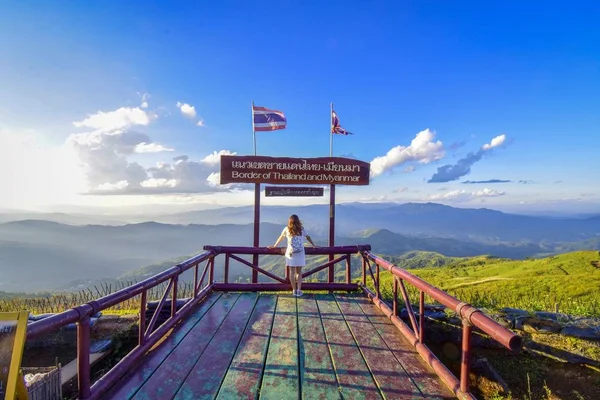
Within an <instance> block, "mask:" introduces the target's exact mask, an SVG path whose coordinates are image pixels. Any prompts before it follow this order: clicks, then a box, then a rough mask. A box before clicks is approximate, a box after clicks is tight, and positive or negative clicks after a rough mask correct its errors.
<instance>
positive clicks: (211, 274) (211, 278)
mask: <svg viewBox="0 0 600 400" xmlns="http://www.w3.org/2000/svg"><path fill="white" fill-rule="evenodd" d="M253 271H254V270H253ZM252 279H254V273H252ZM214 282H215V258H214V257H213V258H211V259H210V266H209V267H208V284H209V285H212V284H213V283H214ZM253 282H254V281H253Z"/></svg>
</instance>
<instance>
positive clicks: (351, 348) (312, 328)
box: [105, 292, 455, 400]
mask: <svg viewBox="0 0 600 400" xmlns="http://www.w3.org/2000/svg"><path fill="white" fill-rule="evenodd" d="M105 398H107V399H119V400H121V399H132V398H133V399H215V398H218V399H300V398H302V399H336V398H337V399H341V398H344V399H381V398H386V399H413V398H455V397H454V396H453V395H452V393H451V392H450V391H449V390H448V389H447V388H446V387H445V386H444V384H443V383H442V382H441V381H440V380H439V378H438V377H437V376H436V375H435V374H434V373H433V372H432V371H431V370H430V369H429V367H427V365H426V364H425V363H424V362H423V361H422V360H421V358H420V356H419V355H418V354H417V352H416V351H415V350H414V349H413V348H412V347H411V346H410V345H409V344H408V343H407V342H406V341H405V339H404V338H403V337H402V336H401V334H400V333H399V332H398V331H397V329H396V328H395V327H394V326H393V325H392V324H391V322H390V321H389V320H388V319H387V318H386V317H385V316H384V315H383V314H381V313H380V312H379V311H378V309H377V308H375V306H373V305H372V304H371V303H370V302H369V301H368V300H367V299H366V298H365V297H363V296H362V295H310V294H307V293H306V292H305V295H304V296H303V297H300V298H295V297H293V296H291V295H274V294H257V293H242V294H240V293H222V294H221V293H212V294H210V295H209V296H208V298H207V299H205V301H203V302H202V303H201V304H200V305H199V306H198V308H197V309H196V310H194V312H193V313H192V315H191V316H189V317H188V318H186V319H185V320H184V321H183V322H182V323H181V324H180V325H179V326H178V327H177V328H176V329H175V330H174V331H173V332H172V334H171V335H169V336H168V337H167V338H166V339H165V340H163V342H162V343H161V344H160V345H158V346H156V347H155V348H154V349H153V350H151V351H150V352H149V353H148V354H147V355H146V356H145V358H144V359H143V360H142V362H141V363H140V365H138V367H137V368H136V369H135V370H132V371H131V372H130V373H128V375H126V376H125V377H124V378H123V379H122V380H121V381H120V382H119V383H118V384H117V385H115V389H114V390H113V392H111V393H110V394H109V395H107V396H105Z"/></svg>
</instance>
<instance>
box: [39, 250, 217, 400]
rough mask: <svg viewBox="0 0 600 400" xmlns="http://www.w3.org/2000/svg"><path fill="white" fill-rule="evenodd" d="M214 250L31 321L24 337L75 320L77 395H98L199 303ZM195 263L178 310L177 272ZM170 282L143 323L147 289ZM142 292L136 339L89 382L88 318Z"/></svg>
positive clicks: (82, 397)
mask: <svg viewBox="0 0 600 400" xmlns="http://www.w3.org/2000/svg"><path fill="white" fill-rule="evenodd" d="M216 254H217V253H216V252H215V251H213V250H208V251H205V252H203V253H201V254H198V255H197V256H194V257H192V258H190V259H188V260H186V261H184V262H182V263H179V264H177V265H175V266H173V267H171V268H169V269H167V270H165V271H163V272H161V273H159V274H156V275H154V276H152V277H150V278H148V279H145V280H143V281H141V282H139V283H136V284H134V285H132V286H129V287H126V288H124V289H121V290H119V291H117V292H115V293H111V294H109V295H107V296H104V297H102V298H100V299H98V300H94V301H90V302H88V303H85V304H82V305H80V306H77V307H74V308H72V309H70V310H67V311H65V312H62V313H60V314H57V315H53V316H50V317H47V318H44V319H42V320H39V321H36V322H33V323H32V324H30V325H28V327H27V339H29V340H31V339H35V338H38V337H40V336H43V335H45V334H48V333H51V332H52V331H55V330H58V329H60V328H62V327H64V326H67V325H69V324H72V323H74V322H76V323H77V385H78V389H79V397H78V398H79V399H97V398H100V396H101V395H102V394H103V393H104V392H106V391H107V390H108V389H109V388H110V387H111V386H112V385H113V384H115V383H116V382H117V381H118V380H119V379H120V378H121V377H122V376H123V375H124V374H125V372H127V371H128V370H129V369H130V368H131V367H132V366H133V365H134V364H135V363H136V362H137V361H138V359H139V358H140V357H143V356H144V354H145V353H146V352H147V351H148V350H149V349H150V348H151V347H152V346H154V345H155V344H156V343H157V342H158V341H159V340H160V339H161V338H162V337H163V336H164V335H165V334H166V333H167V332H168V331H169V330H170V329H172V328H173V327H174V326H175V325H176V324H177V323H178V322H179V321H181V320H182V319H183V318H184V317H185V316H186V315H187V314H189V313H190V312H191V311H192V310H193V308H194V307H195V306H196V304H198V303H199V302H200V301H202V299H203V298H204V297H206V295H207V294H208V293H209V292H210V291H211V289H212V287H213V282H212V275H213V272H212V271H213V269H214V257H215V255H216ZM203 261H206V262H207V263H206V266H205V267H204V272H203V273H202V277H201V278H200V279H199V273H198V266H199V264H200V263H202V262H203ZM193 267H195V272H194V286H193V294H192V297H191V298H189V299H188V300H187V301H186V302H185V304H184V305H183V306H182V307H181V308H180V309H179V310H177V304H176V300H177V290H178V282H179V276H180V275H181V274H182V273H183V272H185V271H187V270H189V269H191V268H193ZM207 271H210V272H209V279H208V283H207V284H206V286H204V287H203V282H204V278H205V276H206V273H207ZM167 281H168V282H169V284H168V286H167V288H166V289H165V292H164V294H163V296H162V298H161V300H160V302H159V306H158V307H157V308H156V310H155V311H154V315H153V316H152V318H151V320H150V322H149V324H148V326H146V315H145V313H146V307H147V292H148V290H149V289H152V288H153V287H156V286H158V285H160V284H162V283H164V282H167ZM169 292H170V293H171V316H170V318H169V319H167V320H166V321H164V322H163V323H162V324H161V325H160V326H158V327H156V330H153V329H154V326H155V325H156V321H157V320H158V317H159V314H160V312H161V310H162V305H163V304H164V303H165V300H166V298H167V296H168V295H169ZM140 294H141V301H140V316H139V343H138V346H137V347H135V348H134V349H133V350H132V351H131V352H129V353H128V354H127V355H126V356H125V357H124V358H122V359H121V360H120V361H119V362H118V363H117V365H115V366H114V367H113V368H112V369H111V370H110V371H109V372H107V373H106V374H105V375H104V376H103V377H102V378H100V379H99V380H98V381H96V382H95V383H94V384H93V385H91V366H90V354H89V351H90V336H91V335H90V332H91V326H90V319H91V316H93V315H94V314H96V313H98V312H99V311H102V310H105V309H107V308H110V307H112V306H114V305H116V304H119V303H121V302H123V301H126V300H129V299H132V298H133V297H136V296H138V295H140Z"/></svg>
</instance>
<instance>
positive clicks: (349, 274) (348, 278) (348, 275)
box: [346, 254, 352, 283]
mask: <svg viewBox="0 0 600 400" xmlns="http://www.w3.org/2000/svg"><path fill="white" fill-rule="evenodd" d="M350 257H351V256H350V254H346V283H352V261H351V260H350Z"/></svg>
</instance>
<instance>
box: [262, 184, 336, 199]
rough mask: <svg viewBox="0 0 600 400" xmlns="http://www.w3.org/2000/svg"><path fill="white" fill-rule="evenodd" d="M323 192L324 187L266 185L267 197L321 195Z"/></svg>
mask: <svg viewBox="0 0 600 400" xmlns="http://www.w3.org/2000/svg"><path fill="white" fill-rule="evenodd" d="M323 192H324V190H323V188H322V187H299V186H292V187H283V186H265V196H266V197H319V196H323Z"/></svg>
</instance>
